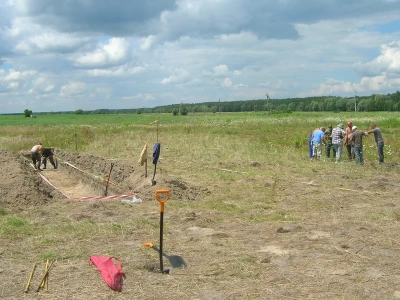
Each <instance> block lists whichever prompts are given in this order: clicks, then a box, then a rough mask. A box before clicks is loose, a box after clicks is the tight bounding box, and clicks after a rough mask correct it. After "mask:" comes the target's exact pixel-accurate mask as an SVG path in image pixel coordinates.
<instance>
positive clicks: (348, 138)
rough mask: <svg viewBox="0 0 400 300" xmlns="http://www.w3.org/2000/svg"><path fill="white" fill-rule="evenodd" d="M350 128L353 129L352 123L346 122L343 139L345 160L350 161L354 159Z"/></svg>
mask: <svg viewBox="0 0 400 300" xmlns="http://www.w3.org/2000/svg"><path fill="white" fill-rule="evenodd" d="M352 127H353V122H351V121H349V122H347V127H346V136H345V137H344V146H346V149H347V158H348V159H349V160H352V159H353V158H354V149H353V147H354V146H353V144H352V140H351V135H352V133H353V131H352Z"/></svg>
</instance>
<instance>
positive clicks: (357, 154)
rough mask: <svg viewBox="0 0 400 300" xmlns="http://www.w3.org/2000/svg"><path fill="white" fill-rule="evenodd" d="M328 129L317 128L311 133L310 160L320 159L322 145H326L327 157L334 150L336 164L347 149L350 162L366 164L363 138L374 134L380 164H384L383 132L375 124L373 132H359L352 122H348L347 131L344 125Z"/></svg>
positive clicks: (372, 125) (309, 139) (309, 143)
mask: <svg viewBox="0 0 400 300" xmlns="http://www.w3.org/2000/svg"><path fill="white" fill-rule="evenodd" d="M328 128H329V130H328V131H327V130H326V129H325V128H324V127H320V128H315V129H314V130H313V131H312V132H311V134H310V136H309V138H308V145H309V157H310V159H318V158H319V157H320V156H321V154H322V145H323V144H325V145H326V156H327V157H328V158H329V157H330V153H331V150H332V154H333V157H334V158H335V162H336V163H337V162H339V161H340V159H341V157H342V152H343V148H345V149H346V151H347V158H348V160H350V161H351V160H353V159H354V160H355V162H356V163H360V164H364V156H363V136H368V135H369V134H371V133H373V134H374V137H375V142H376V144H377V148H378V156H379V163H380V164H382V163H383V162H384V154H383V147H384V142H383V137H382V132H381V130H380V129H379V128H378V127H377V126H376V124H375V123H372V124H371V130H368V131H361V130H359V129H358V128H357V126H353V122H351V121H349V122H347V127H346V129H344V126H343V123H340V124H338V125H337V127H336V128H333V127H332V125H331V126H329V127H328Z"/></svg>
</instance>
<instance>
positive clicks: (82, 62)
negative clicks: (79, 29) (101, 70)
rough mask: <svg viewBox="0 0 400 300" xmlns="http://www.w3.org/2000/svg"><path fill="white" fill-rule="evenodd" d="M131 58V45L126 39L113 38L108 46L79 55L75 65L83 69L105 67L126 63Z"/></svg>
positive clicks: (104, 45)
mask: <svg viewBox="0 0 400 300" xmlns="http://www.w3.org/2000/svg"><path fill="white" fill-rule="evenodd" d="M128 56H129V43H128V42H127V40H126V39H124V38H111V39H109V41H108V43H107V44H100V45H99V47H98V48H97V49H96V50H95V51H93V52H89V53H85V54H82V55H79V56H78V57H77V58H76V59H75V63H76V65H78V66H81V67H93V68H98V67H104V66H108V65H119V64H122V63H124V62H125V61H126V60H127V59H128Z"/></svg>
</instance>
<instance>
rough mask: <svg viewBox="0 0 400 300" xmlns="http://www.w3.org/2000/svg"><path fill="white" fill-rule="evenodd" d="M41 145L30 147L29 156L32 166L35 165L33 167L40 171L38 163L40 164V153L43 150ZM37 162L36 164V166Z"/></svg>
mask: <svg viewBox="0 0 400 300" xmlns="http://www.w3.org/2000/svg"><path fill="white" fill-rule="evenodd" d="M43 149H44V148H43V146H42V144H39V145H35V146H33V147H32V149H31V156H32V162H33V166H34V167H35V169H38V170H39V171H41V169H40V164H41V161H40V159H41V154H42V152H43ZM36 163H37V166H36Z"/></svg>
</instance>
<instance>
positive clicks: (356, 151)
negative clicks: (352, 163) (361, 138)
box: [354, 146, 364, 165]
mask: <svg viewBox="0 0 400 300" xmlns="http://www.w3.org/2000/svg"><path fill="white" fill-rule="evenodd" d="M354 155H355V160H356V163H360V164H362V165H363V164H364V158H363V152H362V147H356V146H354Z"/></svg>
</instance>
